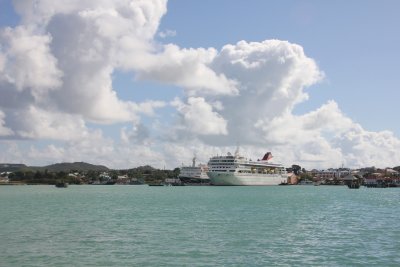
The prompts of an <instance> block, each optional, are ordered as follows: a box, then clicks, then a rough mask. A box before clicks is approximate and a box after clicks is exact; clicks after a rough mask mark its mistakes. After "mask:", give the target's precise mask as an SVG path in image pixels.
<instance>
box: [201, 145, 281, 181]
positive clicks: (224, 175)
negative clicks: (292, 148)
mask: <svg viewBox="0 0 400 267" xmlns="http://www.w3.org/2000/svg"><path fill="white" fill-rule="evenodd" d="M271 158H272V154H271V152H268V153H266V154H265V155H264V157H263V158H262V159H261V160H257V161H252V160H250V159H247V158H245V157H243V156H241V155H239V149H238V150H236V152H235V155H232V154H231V153H228V154H227V155H226V156H215V157H212V158H210V160H209V162H208V168H209V170H208V172H207V175H208V177H209V178H210V181H211V184H213V185H279V184H285V183H287V173H286V169H285V168H284V167H283V165H282V164H276V163H271V162H269V160H270V159H271Z"/></svg>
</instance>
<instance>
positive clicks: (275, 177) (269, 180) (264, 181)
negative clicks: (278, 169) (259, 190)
mask: <svg viewBox="0 0 400 267" xmlns="http://www.w3.org/2000/svg"><path fill="white" fill-rule="evenodd" d="M207 175H208V177H210V181H211V184H212V185H279V184H282V183H287V176H286V175H281V174H259V173H246V174H244V173H240V174H239V173H229V172H207Z"/></svg>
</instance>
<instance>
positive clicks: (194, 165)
mask: <svg viewBox="0 0 400 267" xmlns="http://www.w3.org/2000/svg"><path fill="white" fill-rule="evenodd" d="M192 162H193V164H192V167H196V154H194V155H193V159H192Z"/></svg>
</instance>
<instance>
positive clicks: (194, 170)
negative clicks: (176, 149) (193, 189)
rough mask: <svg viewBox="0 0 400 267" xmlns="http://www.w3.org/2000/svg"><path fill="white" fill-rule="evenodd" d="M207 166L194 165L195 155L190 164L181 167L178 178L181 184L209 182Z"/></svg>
mask: <svg viewBox="0 0 400 267" xmlns="http://www.w3.org/2000/svg"><path fill="white" fill-rule="evenodd" d="M207 171H208V166H207V165H206V164H199V165H198V166H196V157H194V158H193V160H192V166H183V167H181V172H180V174H179V176H178V178H179V179H180V180H181V181H182V183H183V184H209V183H210V179H209V178H208V176H207Z"/></svg>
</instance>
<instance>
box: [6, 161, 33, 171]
mask: <svg viewBox="0 0 400 267" xmlns="http://www.w3.org/2000/svg"><path fill="white" fill-rule="evenodd" d="M26 168H28V166H26V165H25V164H14V163H0V172H15V171H19V170H22V169H26Z"/></svg>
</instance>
